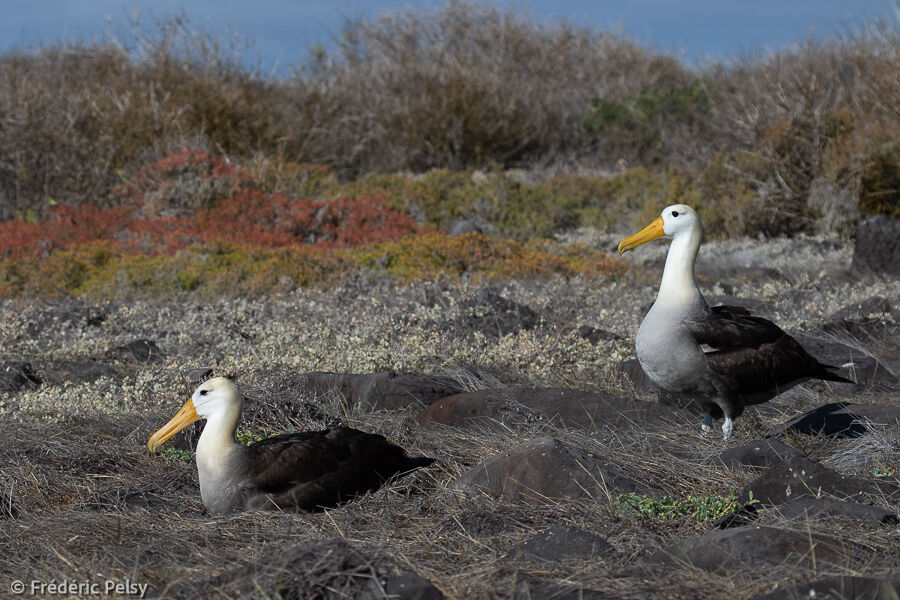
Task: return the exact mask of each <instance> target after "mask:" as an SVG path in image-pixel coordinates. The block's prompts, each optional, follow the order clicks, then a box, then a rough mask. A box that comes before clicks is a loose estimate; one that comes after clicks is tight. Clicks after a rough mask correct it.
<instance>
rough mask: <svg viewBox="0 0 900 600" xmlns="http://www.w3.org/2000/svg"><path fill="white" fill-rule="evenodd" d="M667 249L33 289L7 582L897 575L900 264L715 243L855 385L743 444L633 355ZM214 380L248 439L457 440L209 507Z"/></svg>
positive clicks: (421, 592) (19, 361)
mask: <svg viewBox="0 0 900 600" xmlns="http://www.w3.org/2000/svg"><path fill="white" fill-rule="evenodd" d="M569 237H570V238H571V239H577V240H579V241H586V242H588V243H590V244H593V245H597V246H598V247H608V248H612V247H614V246H615V242H617V241H618V239H619V237H618V234H616V235H607V234H598V233H596V232H592V231H581V232H578V233H576V234H571V235H570V236H569ZM664 253H665V246H664V245H663V244H657V245H648V246H646V247H642V248H640V249H639V250H638V251H635V252H633V253H630V255H629V256H628V259H627V260H629V266H630V268H629V270H628V272H627V273H626V274H625V275H624V276H621V277H618V278H616V279H609V280H605V281H597V280H580V279H570V280H542V281H510V282H507V283H506V284H504V285H497V284H488V283H483V282H477V281H465V280H459V281H457V280H446V281H437V282H427V283H417V284H412V285H409V286H406V287H402V288H396V287H392V286H390V285H387V284H384V283H383V282H379V281H371V280H367V279H365V278H360V279H358V280H352V281H351V280H348V281H347V282H346V283H345V284H344V285H343V286H342V287H340V288H336V289H331V290H327V291H317V290H306V291H298V292H295V293H292V294H290V295H285V296H280V297H271V298H264V299H259V300H252V301H251V300H245V299H240V298H227V299H222V300H220V301H218V302H216V303H212V304H202V303H198V302H197V301H196V300H193V299H191V298H189V297H184V298H171V299H167V300H164V301H163V300H157V299H148V300H145V301H139V302H128V303H124V302H111V303H103V304H92V303H88V302H86V301H82V300H78V299H68V300H55V301H42V302H36V301H33V300H31V301H25V300H21V301H5V302H4V303H3V304H2V305H0V414H2V422H0V434H2V436H3V439H4V444H3V445H2V448H0V580H2V581H0V585H2V586H4V588H3V589H6V588H5V586H6V585H8V584H9V583H10V582H12V581H13V580H21V581H23V582H29V584H30V582H31V581H42V582H46V581H51V580H56V581H58V582H59V581H69V582H72V581H75V582H84V581H100V582H105V581H113V582H125V581H129V582H134V583H137V584H148V586H149V591H148V595H151V596H156V597H165V598H194V597H198V596H205V597H210V598H247V597H258V598H279V597H280V598H307V597H313V598H345V597H346V598H350V597H373V598H377V597H384V596H385V595H388V596H389V597H390V596H392V595H394V596H396V597H400V598H410V599H411V598H440V597H442V596H446V597H453V598H523V599H524V598H532V599H537V598H554V599H562V598H800V597H803V598H808V597H810V593H809V590H810V589H811V588H813V587H814V588H815V589H816V598H822V597H840V598H844V597H848V598H849V597H854V598H855V597H864V598H895V597H896V591H897V590H900V529H898V519H897V514H898V510H900V491H898V489H900V482H898V477H900V472H898V465H900V385H898V375H900V341H898V340H900V336H898V323H900V294H898V292H900V281H898V280H897V279H896V278H893V277H890V276H885V275H876V274H873V273H870V272H865V270H864V269H859V268H854V267H853V265H852V258H853V247H852V245H851V244H848V243H846V242H841V241H837V240H831V239H824V238H800V239H795V240H786V239H783V240H767V241H756V240H743V241H732V242H723V243H714V244H709V245H705V246H704V248H703V249H702V251H701V256H700V261H699V264H698V280H699V282H700V285H701V288H702V290H703V291H704V293H705V294H706V296H707V299H708V300H709V301H710V303H714V302H717V303H721V302H727V303H730V304H741V305H744V306H748V307H750V308H751V309H752V310H754V311H755V312H756V313H758V314H760V315H762V316H766V317H769V318H772V319H773V320H775V321H776V322H777V323H779V324H780V325H781V326H782V327H783V328H784V329H786V330H788V331H789V332H792V333H794V334H795V335H796V336H797V338H798V339H799V340H801V342H802V343H803V344H804V345H805V346H806V347H807V348H808V349H809V350H810V351H811V352H813V353H814V354H816V356H817V357H818V358H820V360H823V361H825V362H829V363H830V364H834V365H837V366H839V367H841V372H842V374H844V375H845V376H849V377H851V378H853V379H854V380H855V381H856V382H857V383H856V384H855V385H848V384H825V383H821V382H819V383H809V384H805V385H802V386H798V387H796V388H794V389H792V390H790V391H789V392H787V393H785V394H783V395H782V396H780V397H778V398H776V399H775V400H773V401H772V402H770V403H768V404H765V405H762V406H759V407H752V408H749V409H748V410H747V412H746V413H745V415H744V416H742V417H741V418H740V419H738V420H737V422H736V424H735V435H734V436H733V437H732V438H731V439H729V440H727V441H723V440H722V439H720V436H719V435H712V436H709V437H707V438H702V437H700V435H699V430H700V427H699V425H700V422H699V416H698V415H695V414H692V413H690V412H687V411H684V410H681V409H678V408H674V407H671V406H667V405H665V404H661V403H659V402H658V401H657V393H656V391H655V390H653V389H652V387H651V386H650V385H649V384H648V382H647V381H646V380H645V379H644V378H643V377H642V376H641V373H640V371H639V369H637V368H636V367H635V363H634V361H633V349H632V344H633V339H634V335H635V333H636V331H637V327H638V325H639V323H640V320H641V318H642V315H643V313H644V312H646V310H647V309H648V308H649V306H650V304H651V303H652V301H653V299H654V296H655V291H656V285H657V283H658V279H659V276H660V274H661V268H662V260H663V257H664ZM213 374H215V375H227V376H231V377H233V378H235V379H236V380H237V382H238V383H239V385H240V387H241V388H242V390H243V392H244V394H245V396H246V402H245V409H244V418H243V420H242V423H241V425H240V431H239V433H240V435H241V437H242V438H243V439H248V438H256V437H258V436H260V435H266V434H268V433H280V432H284V431H290V430H292V429H313V428H322V427H326V426H331V425H334V424H337V423H344V424H349V425H351V426H354V427H358V428H360V429H364V430H367V431H377V432H380V433H383V434H384V435H386V436H387V437H388V438H390V439H391V440H393V441H395V442H397V443H399V444H401V445H403V446H404V447H406V448H407V449H409V450H410V452H411V453H413V454H425V455H429V456H433V457H435V458H436V459H437V462H436V464H435V465H434V466H432V467H429V468H427V469H425V470H422V471H419V472H417V473H415V474H414V475H412V476H409V477H407V478H405V479H402V480H400V481H398V482H396V483H394V484H393V485H391V486H388V487H386V488H383V489H382V490H380V491H378V492H376V493H374V494H371V495H369V496H366V497H364V498H360V499H358V500H357V501H355V502H352V503H350V504H347V505H345V506H342V507H340V508H337V509H333V510H328V511H326V512H323V513H315V514H280V513H275V512H264V513H263V512H258V513H255V512H248V513H243V514H239V515H235V516H229V517H219V516H210V515H207V514H205V513H204V509H203V506H202V504H201V503H200V499H199V489H198V485H197V475H196V468H195V466H194V465H193V462H192V461H191V459H190V454H189V452H190V449H191V447H192V444H193V442H194V441H195V440H196V437H197V435H198V433H199V427H198V426H193V427H192V428H191V429H189V430H187V431H186V433H185V434H184V435H181V436H179V437H178V438H176V440H175V442H174V444H173V447H174V448H177V449H179V450H178V451H169V452H167V453H164V454H163V455H161V456H150V455H149V454H148V453H147V450H146V442H147V438H148V437H149V436H150V434H151V433H152V432H153V431H155V430H156V429H157V428H158V427H159V426H160V425H162V424H163V423H164V422H165V421H166V420H168V419H169V417H171V416H172V415H173V414H174V413H175V411H176V410H177V409H178V408H179V407H180V406H181V404H182V403H183V401H184V399H185V398H186V397H187V396H188V395H189V394H190V393H191V391H192V390H193V388H194V387H195V386H196V384H197V383H198V382H199V381H202V380H203V379H204V378H206V377H208V376H210V375H213ZM697 499H706V500H702V501H701V500H697ZM667 506H668V507H672V506H678V507H682V508H683V507H685V506H687V507H694V508H693V509H691V510H681V509H678V510H675V509H672V510H668V509H666V507H667ZM810 582H815V583H810ZM891 586H893V588H891ZM891 589H893V590H894V591H893V592H891ZM828 590H836V591H834V592H833V593H832V595H831V596H829V595H828V594H829V593H831V592H829V591H828ZM891 593H893V594H894V595H890V594H891ZM879 594H880V595H879Z"/></svg>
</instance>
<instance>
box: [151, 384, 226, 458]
mask: <svg viewBox="0 0 900 600" xmlns="http://www.w3.org/2000/svg"><path fill="white" fill-rule="evenodd" d="M240 410H241V394H240V392H238V389H237V387H236V386H235V385H234V384H233V383H232V382H231V380H229V379H226V378H224V377H216V378H214V379H210V380H209V381H205V382H203V383H202V384H200V387H198V388H197V389H196V391H194V395H193V396H191V397H190V399H189V400H188V401H187V402H185V404H184V406H182V407H181V410H179V411H178V413H177V414H176V415H175V416H174V417H172V419H171V420H170V421H169V422H168V423H166V424H165V425H163V427H162V428H161V429H160V430H159V431H157V432H156V433H154V434H153V435H152V436H151V437H150V441H149V442H147V447H148V448H150V452H155V451H156V450H157V448H159V447H160V446H162V445H163V444H164V443H165V442H166V440H168V439H169V438H171V437H172V436H174V435H175V434H176V433H178V432H179V431H181V430H182V429H184V428H185V427H187V426H188V425H190V424H191V423H193V422H194V421H196V420H197V419H212V418H216V417H224V416H227V415H235V416H236V415H237V414H239V413H240Z"/></svg>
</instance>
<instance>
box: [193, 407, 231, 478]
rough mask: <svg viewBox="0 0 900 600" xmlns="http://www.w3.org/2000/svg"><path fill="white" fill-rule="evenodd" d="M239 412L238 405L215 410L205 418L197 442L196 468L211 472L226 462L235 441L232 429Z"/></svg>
mask: <svg viewBox="0 0 900 600" xmlns="http://www.w3.org/2000/svg"><path fill="white" fill-rule="evenodd" d="M240 414H241V408H240V405H239V404H238V405H235V406H233V407H229V409H228V410H225V411H222V412H217V413H214V414H212V415H210V416H209V417H207V419H206V426H205V427H204V428H203V433H201V434H200V441H198V442H197V468H198V469H200V470H201V471H204V470H206V471H209V472H210V473H213V472H215V471H217V470H219V469H221V468H223V466H224V465H225V464H226V463H227V461H228V459H229V457H230V456H231V454H232V452H234V449H235V448H236V447H237V443H236V442H235V441H234V431H235V429H237V423H238V418H239V417H240Z"/></svg>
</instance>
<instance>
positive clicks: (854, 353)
mask: <svg viewBox="0 0 900 600" xmlns="http://www.w3.org/2000/svg"><path fill="white" fill-rule="evenodd" d="M794 338H795V339H796V340H797V341H798V342H800V345H801V346H803V348H804V349H805V350H806V351H807V352H809V353H810V354H811V355H812V356H814V357H815V358H816V360H818V361H819V362H821V363H824V364H826V365H831V366H833V367H840V368H841V370H840V371H839V374H840V375H842V376H843V377H846V378H847V379H852V380H854V381H856V386H854V387H851V386H849V385H846V384H842V383H829V384H828V385H830V386H833V389H835V390H836V391H838V392H844V393H846V392H849V391H854V390H856V389H860V388H869V387H872V386H874V385H877V386H878V387H885V388H888V389H891V388H893V387H894V386H896V384H897V376H896V375H894V374H893V373H891V369H890V368H889V367H888V365H886V364H884V363H882V362H881V361H879V360H878V359H876V358H873V357H871V356H866V355H865V354H863V353H862V352H861V351H860V350H858V349H857V348H853V347H851V346H847V345H846V344H842V343H840V342H835V341H832V340H828V339H824V338H823V337H820V336H817V335H814V334H808V333H801V334H796V335H794Z"/></svg>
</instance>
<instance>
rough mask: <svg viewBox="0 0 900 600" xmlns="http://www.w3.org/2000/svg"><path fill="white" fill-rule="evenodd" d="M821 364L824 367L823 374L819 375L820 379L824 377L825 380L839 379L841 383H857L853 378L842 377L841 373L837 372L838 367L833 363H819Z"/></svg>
mask: <svg viewBox="0 0 900 600" xmlns="http://www.w3.org/2000/svg"><path fill="white" fill-rule="evenodd" d="M819 365H820V366H821V367H822V369H821V371H822V373H821V375H819V379H824V380H825V381H837V382H839V383H856V382H855V381H853V380H850V379H847V378H846V377H841V376H840V375H838V374H837V373H835V371H837V370H838V368H837V367H832V366H831V365H823V364H822V363H819Z"/></svg>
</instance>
